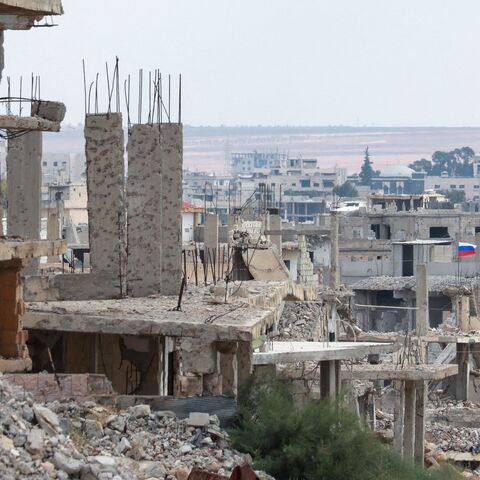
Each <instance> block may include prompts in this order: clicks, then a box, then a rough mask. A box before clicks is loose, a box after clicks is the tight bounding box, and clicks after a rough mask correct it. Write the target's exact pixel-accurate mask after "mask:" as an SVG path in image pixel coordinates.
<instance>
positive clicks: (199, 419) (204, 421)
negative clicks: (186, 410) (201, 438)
mask: <svg viewBox="0 0 480 480" xmlns="http://www.w3.org/2000/svg"><path fill="white" fill-rule="evenodd" d="M209 423H210V415H209V414H208V413H200V412H191V413H190V415H189V416H188V419H187V424H188V425H191V426H192V427H206V426H207V425H208V424H209Z"/></svg>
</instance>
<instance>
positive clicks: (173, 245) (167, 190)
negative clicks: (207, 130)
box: [160, 123, 183, 295]
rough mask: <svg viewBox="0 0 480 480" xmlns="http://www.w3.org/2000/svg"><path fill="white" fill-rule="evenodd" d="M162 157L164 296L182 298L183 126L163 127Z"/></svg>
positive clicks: (162, 289) (168, 124)
mask: <svg viewBox="0 0 480 480" xmlns="http://www.w3.org/2000/svg"><path fill="white" fill-rule="evenodd" d="M160 156H161V158H162V211H163V214H162V228H161V233H162V283H161V286H160V292H161V293H162V294H163V295H178V293H179V291H180V284H181V281H182V173H183V128H182V124H178V123H164V124H162V125H161V128H160Z"/></svg>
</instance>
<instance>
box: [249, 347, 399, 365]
mask: <svg viewBox="0 0 480 480" xmlns="http://www.w3.org/2000/svg"><path fill="white" fill-rule="evenodd" d="M268 348H269V351H266V352H255V353H254V354H253V364H254V365H268V364H277V363H279V364H282V363H295V362H306V361H317V362H320V361H329V360H347V359H350V360H352V359H359V358H363V357H364V356H366V355H370V354H374V353H391V352H393V351H394V350H395V345H394V344H393V343H367V342H362V343H358V342H272V343H271V344H269V347H268Z"/></svg>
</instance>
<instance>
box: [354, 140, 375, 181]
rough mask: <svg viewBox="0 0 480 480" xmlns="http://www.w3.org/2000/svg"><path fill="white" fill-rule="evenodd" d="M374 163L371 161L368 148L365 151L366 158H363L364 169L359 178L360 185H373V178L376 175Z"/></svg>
mask: <svg viewBox="0 0 480 480" xmlns="http://www.w3.org/2000/svg"><path fill="white" fill-rule="evenodd" d="M372 165H373V163H372V161H371V160H370V152H369V151H368V147H367V148H366V149H365V156H364V158H363V164H362V168H361V169H360V173H359V174H358V176H359V177H360V185H370V184H371V183H372V178H373V176H374V175H375V173H376V172H375V171H374V170H373V167H372Z"/></svg>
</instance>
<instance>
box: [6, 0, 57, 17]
mask: <svg viewBox="0 0 480 480" xmlns="http://www.w3.org/2000/svg"><path fill="white" fill-rule="evenodd" d="M4 12H8V13H13V12H15V13H18V14H22V13H25V14H31V13H35V14H40V13H41V14H43V15H62V14H63V7H62V2H61V0H2V1H0V13H2V14H3V13H4Z"/></svg>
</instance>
